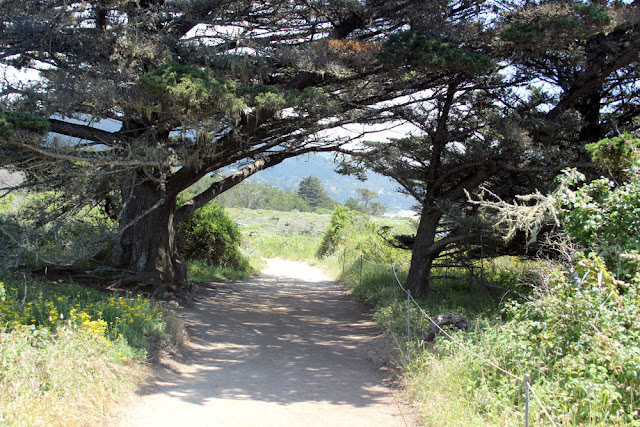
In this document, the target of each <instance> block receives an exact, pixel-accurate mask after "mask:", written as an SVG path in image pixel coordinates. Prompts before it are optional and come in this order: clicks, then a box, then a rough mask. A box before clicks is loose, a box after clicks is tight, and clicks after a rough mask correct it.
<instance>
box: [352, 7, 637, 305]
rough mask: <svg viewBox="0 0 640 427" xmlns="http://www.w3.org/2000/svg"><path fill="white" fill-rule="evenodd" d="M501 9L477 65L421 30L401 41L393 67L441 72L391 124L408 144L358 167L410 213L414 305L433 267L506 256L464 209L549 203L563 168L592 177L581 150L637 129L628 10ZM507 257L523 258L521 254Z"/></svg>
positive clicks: (394, 145) (378, 148) (474, 212)
mask: <svg viewBox="0 0 640 427" xmlns="http://www.w3.org/2000/svg"><path fill="white" fill-rule="evenodd" d="M503 6H504V7H503V8H499V9H497V10H496V13H497V19H496V20H495V21H494V25H493V26H492V27H485V31H483V32H482V34H483V35H484V36H485V38H484V39H483V38H481V40H485V44H484V48H483V50H482V53H483V55H482V56H478V55H477V52H467V51H466V50H465V48H463V46H465V47H466V46H468V45H473V44H474V43H476V42H475V37H474V38H468V34H464V33H463V34H460V35H459V36H458V42H459V43H460V44H459V45H458V50H453V49H452V47H451V45H449V44H446V45H445V44H438V42H436V41H433V40H432V39H431V38H430V37H432V36H431V34H432V31H433V30H430V29H427V30H422V31H421V32H417V33H414V34H412V35H408V34H407V35H405V36H404V37H403V38H402V40H403V43H408V44H409V46H410V47H411V48H410V49H409V50H407V51H406V52H404V54H403V55H404V57H405V58H407V57H408V58H411V62H410V63H409V64H407V62H404V63H401V62H398V63H397V64H398V66H401V67H402V66H403V67H408V66H411V67H434V66H442V64H448V65H447V66H448V67H449V69H450V72H449V74H448V76H447V78H446V79H445V80H444V81H441V82H440V84H439V85H437V86H434V87H433V88H432V89H431V90H430V91H427V92H424V93H422V94H421V95H422V96H421V97H414V99H413V102H412V103H411V104H409V105H405V106H399V107H398V108H396V109H394V111H393V112H392V114H393V115H394V116H395V117H397V118H398V119H399V120H404V121H406V122H409V123H411V124H413V125H414V127H415V129H416V131H415V132H414V133H413V134H411V135H409V136H407V137H405V138H401V139H395V140H391V141H387V142H382V143H371V144H370V145H369V147H370V150H369V152H368V153H367V154H365V155H364V156H362V157H361V159H363V161H364V163H365V164H366V166H367V167H369V168H372V169H374V170H376V171H378V172H380V173H383V174H386V175H388V176H390V177H392V178H394V179H395V180H396V181H397V182H398V183H399V184H400V186H401V187H402V189H403V190H404V191H406V192H407V193H408V194H410V195H412V196H413V197H414V198H415V199H416V200H417V201H418V202H419V207H420V208H421V211H422V216H421V221H420V225H419V228H418V233H417V236H416V238H415V240H414V241H413V244H412V250H413V258H412V264H411V269H410V273H409V278H408V285H409V287H410V288H411V290H412V292H413V293H414V295H421V294H423V293H424V292H425V291H426V289H427V287H428V280H429V275H430V271H431V266H432V263H433V261H434V260H435V259H437V258H438V257H440V256H443V255H447V256H451V255H454V254H456V253H458V254H465V255H467V256H468V255H470V254H471V255H472V254H473V253H474V252H473V250H472V249H473V247H474V246H476V247H479V246H480V244H481V242H482V240H481V238H482V237H483V236H484V241H483V243H485V244H488V245H487V246H488V247H485V248H484V250H482V255H487V254H488V253H491V252H493V253H494V254H500V253H505V251H508V250H513V249H514V248H505V247H503V248H502V249H501V248H500V247H501V246H503V245H502V243H501V241H500V240H496V239H493V238H492V237H493V236H492V226H493V224H490V223H486V222H485V221H483V217H482V215H479V211H478V209H477V205H475V204H474V203H472V202H470V197H474V195H475V194H478V192H480V191H487V190H488V191H490V192H491V193H492V194H494V195H496V196H498V197H500V198H501V199H503V200H512V199H513V198H514V197H515V196H516V195H517V194H529V193H532V192H534V191H541V192H543V193H544V192H548V191H551V190H552V188H553V186H554V181H553V178H554V176H555V175H557V173H559V172H560V170H562V169H563V168H566V167H581V168H583V169H585V170H586V171H591V172H592V173H593V172H595V170H596V168H597V167H596V165H595V164H593V163H592V162H591V158H590V156H589V154H588V153H587V151H586V149H585V147H586V145H587V144H589V143H594V142H595V141H598V140H600V139H602V138H605V137H613V136H615V135H616V134H617V133H618V132H621V131H629V132H634V131H637V129H638V126H639V125H640V122H639V121H638V113H639V112H640V110H639V109H638V105H639V102H640V97H639V94H640V93H639V92H638V83H639V80H638V77H639V76H638V74H637V66H638V59H639V55H638V53H639V52H640V41H639V40H640V39H638V37H637V35H638V30H639V29H640V26H639V25H640V21H639V20H638V17H637V16H638V15H637V4H623V3H616V2H612V3H608V4H602V3H601V2H598V3H590V2H587V3H585V2H577V1H570V0H567V1H555V2H546V1H541V2H526V3H520V2H512V3H508V4H504V5H503ZM467 22H468V21H467ZM489 37H490V38H489ZM427 53H428V54H427ZM487 61H492V62H491V63H493V64H494V66H493V67H489V66H488V64H489V63H488V62H487ZM462 64H464V65H462ZM515 249H516V250H517V252H516V253H519V254H523V253H524V245H519V246H518V247H516V248H515ZM478 254H480V251H478Z"/></svg>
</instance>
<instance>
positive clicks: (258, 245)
mask: <svg viewBox="0 0 640 427" xmlns="http://www.w3.org/2000/svg"><path fill="white" fill-rule="evenodd" d="M320 240H321V238H320V236H317V235H310V234H306V233H305V234H283V233H275V232H269V231H263V232H261V233H252V234H251V235H250V236H248V237H247V238H246V239H245V245H247V246H248V247H249V248H250V250H251V251H252V252H254V253H256V254H258V255H259V256H262V257H265V258H283V259H290V260H294V261H309V260H313V259H314V258H315V254H316V252H317V250H318V246H319V245H320Z"/></svg>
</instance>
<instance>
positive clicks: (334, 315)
mask: <svg viewBox="0 0 640 427" xmlns="http://www.w3.org/2000/svg"><path fill="white" fill-rule="evenodd" d="M201 293H202V296H201V297H200V298H198V300H197V301H196V302H195V303H194V304H193V305H192V306H191V307H186V308H180V309H178V314H179V316H180V317H182V318H183V319H184V321H185V323H186V326H187V330H188V333H189V336H190V344H189V346H188V348H187V349H186V350H185V351H184V352H183V355H182V356H181V357H179V358H176V357H173V358H165V359H164V360H163V361H162V362H160V363H159V365H158V366H157V372H156V375H157V376H156V377H155V378H154V381H153V382H154V383H153V384H152V385H150V386H149V387H145V388H144V389H143V390H141V391H140V392H139V394H140V398H139V399H138V401H137V403H136V404H135V405H134V406H132V407H130V408H127V410H126V413H127V414H128V416H127V417H126V418H124V419H121V421H120V425H121V426H234V427H235V426H367V427H370V426H406V425H411V426H413V425H417V424H416V422H415V420H414V417H413V415H412V413H411V409H410V407H409V406H407V405H405V404H402V403H400V397H399V392H398V390H397V389H394V388H393V386H392V385H391V383H390V381H389V378H390V377H391V374H390V372H389V371H388V370H386V369H385V368H384V365H385V362H386V358H387V357H388V346H387V342H386V339H385V337H384V335H381V334H380V331H379V330H377V329H376V328H375V326H374V324H373V323H372V322H371V319H370V313H369V312H368V311H367V309H366V308H365V307H364V306H362V305H361V304H358V303H356V302H354V301H352V300H351V298H350V297H349V296H348V294H347V293H346V292H345V291H344V290H343V289H342V288H341V287H340V285H339V284H337V283H335V282H332V281H330V280H329V279H327V277H326V276H325V275H324V274H322V272H320V271H319V270H318V269H315V268H312V267H309V266H307V265H305V264H303V263H297V262H291V261H282V260H268V268H267V269H266V270H265V271H264V272H263V273H262V274H261V275H260V276H258V277H255V278H252V279H249V280H244V281H238V282H232V283H224V284H213V283H212V284H209V285H206V286H204V287H203V288H202V290H201Z"/></svg>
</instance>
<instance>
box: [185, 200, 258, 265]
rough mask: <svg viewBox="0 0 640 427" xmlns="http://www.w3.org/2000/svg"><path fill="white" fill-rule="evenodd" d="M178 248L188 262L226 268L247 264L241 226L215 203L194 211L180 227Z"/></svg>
mask: <svg viewBox="0 0 640 427" xmlns="http://www.w3.org/2000/svg"><path fill="white" fill-rule="evenodd" d="M177 233H178V236H177V239H178V248H179V250H180V253H181V254H182V255H183V256H184V257H185V258H187V259H197V260H201V261H205V262H207V263H209V264H215V265H220V266H223V267H226V266H232V267H240V266H242V265H244V264H246V260H244V258H243V256H242V254H241V253H240V232H239V231H238V226H237V225H236V224H235V222H233V220H232V219H231V218H229V217H228V216H227V214H226V213H225V211H224V209H223V208H221V207H219V206H218V205H216V204H215V203H209V204H208V205H206V206H204V207H202V208H200V209H198V210H196V211H195V212H193V213H192V214H191V215H190V216H189V217H188V218H187V219H186V220H185V221H184V222H182V223H180V224H179V225H178V230H177Z"/></svg>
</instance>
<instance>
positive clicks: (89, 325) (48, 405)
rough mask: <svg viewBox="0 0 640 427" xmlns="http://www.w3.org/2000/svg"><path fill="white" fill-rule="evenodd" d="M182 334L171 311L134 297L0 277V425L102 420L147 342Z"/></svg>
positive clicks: (138, 367)
mask: <svg viewBox="0 0 640 427" xmlns="http://www.w3.org/2000/svg"><path fill="white" fill-rule="evenodd" d="M183 338H184V335H183V334H182V331H181V327H180V325H179V323H178V322H177V320H176V319H175V318H173V316H172V314H171V312H170V311H168V310H166V309H164V308H163V307H162V306H161V305H159V304H157V303H155V302H152V301H150V300H148V299H146V298H144V297H142V296H139V295H138V296H133V295H129V296H117V295H113V294H104V293H101V292H98V291H96V290H93V289H88V288H86V287H82V286H79V285H74V284H68V283H51V282H48V281H46V280H41V279H34V278H29V277H27V276H5V277H3V278H2V279H0V402H1V404H0V408H1V409H0V425H5V424H6V425H11V426H14V425H61V424H64V425H88V424H91V423H99V424H104V423H105V422H106V420H107V418H108V417H109V415H110V414H111V412H112V411H113V410H114V408H115V406H116V404H117V403H120V402H119V401H120V399H121V398H122V397H123V396H126V394H127V392H128V391H130V390H131V388H132V387H133V386H134V385H135V384H136V383H137V382H138V381H139V380H140V379H141V378H142V377H143V376H144V375H145V368H144V366H143V364H141V363H140V362H142V361H144V360H145V359H146V357H147V355H148V354H149V351H150V350H151V349H152V347H153V346H155V347H163V346H164V347H166V346H168V345H172V344H180V340H182V339H183Z"/></svg>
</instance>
